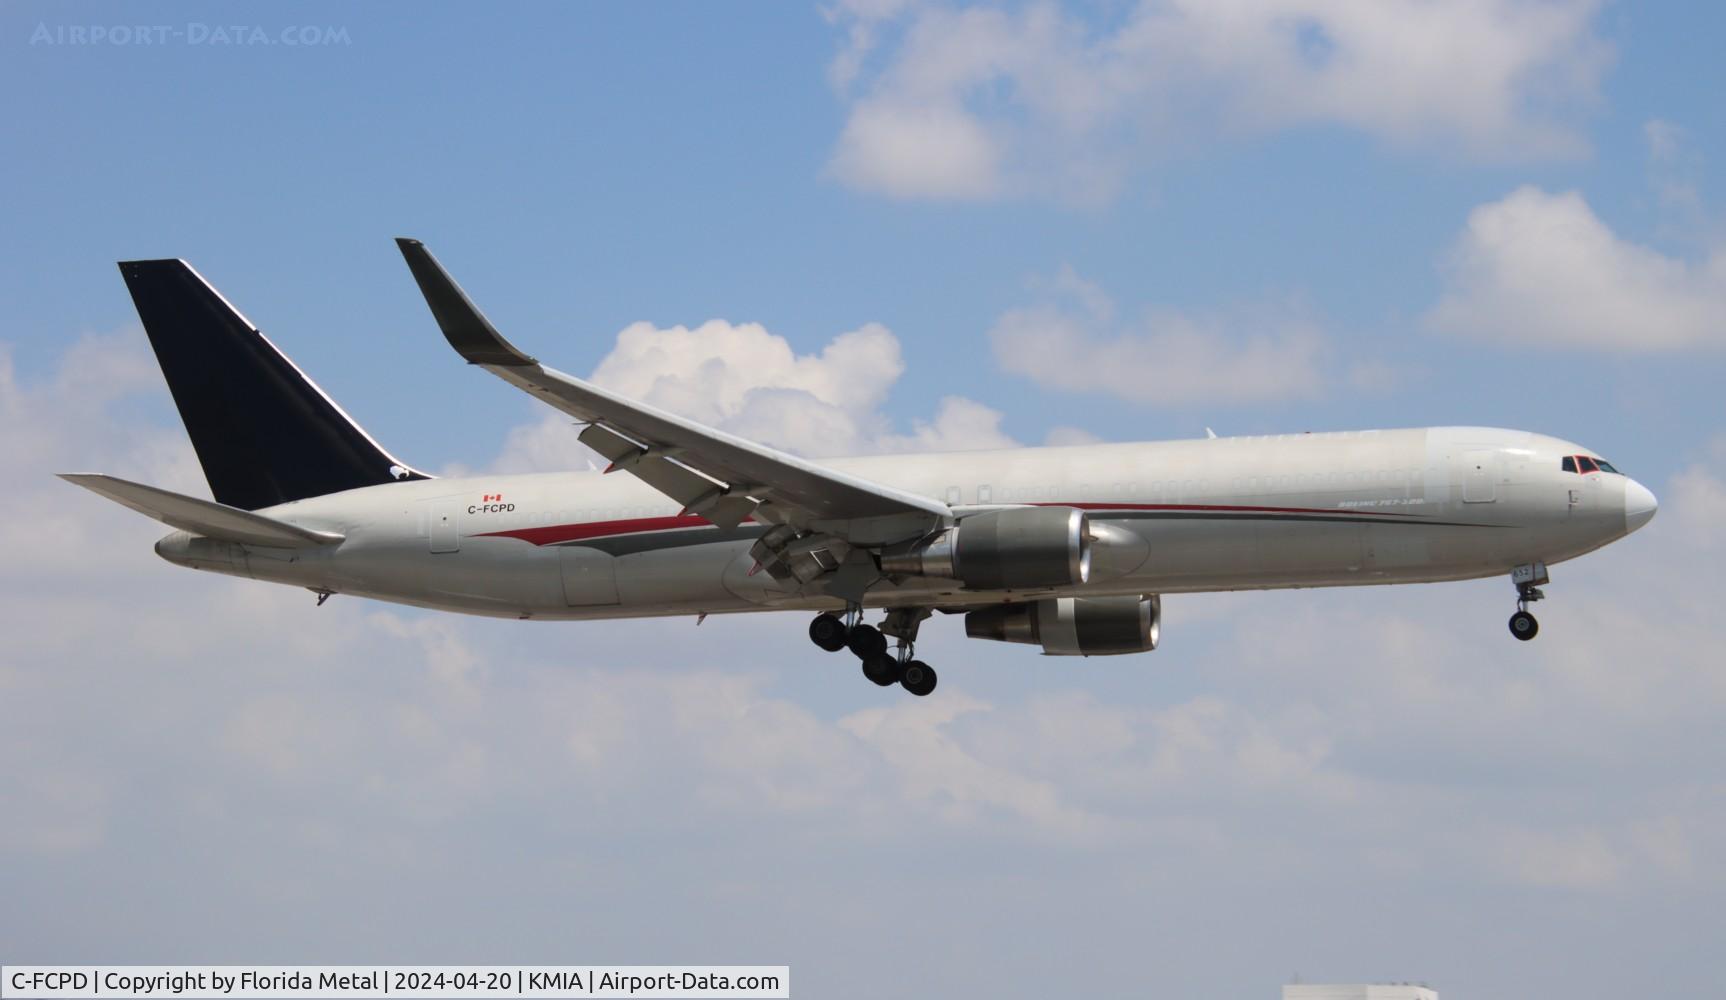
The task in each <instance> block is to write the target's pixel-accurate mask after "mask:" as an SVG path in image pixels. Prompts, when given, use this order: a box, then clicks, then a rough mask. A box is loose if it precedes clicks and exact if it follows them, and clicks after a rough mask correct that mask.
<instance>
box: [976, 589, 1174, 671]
mask: <svg viewBox="0 0 1726 1000" xmlns="http://www.w3.org/2000/svg"><path fill="white" fill-rule="evenodd" d="M1162 625H1163V599H1162V598H1161V597H1158V596H1157V595H1155V594H1153V595H1151V596H1150V597H1145V598H1139V597H1051V598H1047V599H1045V600H1041V601H1031V602H1029V603H1026V604H1001V605H997V606H995V607H992V608H984V609H983V610H981V611H972V612H970V613H969V614H967V615H966V616H965V634H966V635H967V636H969V637H970V638H972V639H993V640H995V641H997V642H1025V643H1031V644H1032V645H1038V644H1040V645H1041V646H1042V647H1043V652H1044V654H1045V655H1048V656H1113V655H1115V654H1117V653H1147V652H1150V651H1151V650H1153V649H1156V648H1157V639H1158V637H1159V636H1160V635H1161V633H1162Z"/></svg>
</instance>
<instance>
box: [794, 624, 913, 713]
mask: <svg viewBox="0 0 1726 1000" xmlns="http://www.w3.org/2000/svg"><path fill="white" fill-rule="evenodd" d="M927 617H929V609H928V608H892V609H890V610H889V611H888V612H887V618H886V619H885V620H884V621H883V622H882V623H881V627H880V628H876V627H874V626H873V625H865V624H864V623H863V609H862V608H861V607H859V606H856V605H853V606H851V607H849V608H846V609H845V614H844V616H843V617H841V616H839V615H836V614H832V613H831V612H824V613H822V614H819V615H816V616H815V619H814V620H813V621H811V622H810V623H809V641H811V642H813V643H815V645H817V646H819V647H821V648H822V649H824V650H826V651H827V652H829V653H837V652H838V651H840V650H841V649H850V650H851V652H852V653H853V654H854V655H855V656H856V657H857V658H858V659H859V660H861V661H863V676H864V677H867V678H869V680H870V681H872V682H874V683H875V684H879V685H880V686H882V687H889V686H891V685H893V684H899V685H901V686H903V687H904V688H905V690H907V691H909V692H911V693H912V694H914V695H917V696H919V697H922V696H924V695H927V694H929V693H930V692H932V691H934V690H935V670H934V668H933V667H931V666H929V665H928V664H927V663H924V662H923V661H922V660H917V659H913V658H912V651H913V649H914V643H915V642H916V639H917V626H918V625H920V624H921V623H922V621H923V619H925V618H927ZM889 636H891V637H893V638H894V639H895V640H897V643H896V645H895V646H894V648H893V649H892V651H889V650H888V642H887V639H888V637H889Z"/></svg>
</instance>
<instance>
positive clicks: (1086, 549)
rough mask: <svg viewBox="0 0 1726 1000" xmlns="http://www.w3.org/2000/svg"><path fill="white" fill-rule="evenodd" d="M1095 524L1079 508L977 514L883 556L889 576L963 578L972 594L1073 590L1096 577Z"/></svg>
mask: <svg viewBox="0 0 1726 1000" xmlns="http://www.w3.org/2000/svg"><path fill="white" fill-rule="evenodd" d="M1091 537H1092V532H1091V525H1090V522H1089V519H1087V518H1086V517H1085V512H1084V511H1082V510H1079V509H1077V508H1074V507H1015V508H1012V509H1009V510H992V511H986V512H984V513H981V514H972V515H971V516H970V517H967V518H964V519H962V520H961V521H959V523H958V524H955V525H953V526H952V527H951V528H943V529H942V530H940V531H938V532H936V533H934V534H932V535H929V536H927V537H925V538H921V539H918V540H917V541H915V542H911V543H909V544H907V545H903V546H900V547H898V548H896V549H888V550H887V551H886V552H884V553H882V555H881V570H882V572H884V573H887V574H889V575H901V576H933V577H941V578H944V579H950V580H958V581H960V582H961V583H963V584H964V585H965V586H966V587H969V588H970V589H972V590H1028V589H1033V588H1038V587H1070V586H1073V585H1075V584H1081V583H1084V582H1086V581H1087V580H1089V579H1090V577H1091Z"/></svg>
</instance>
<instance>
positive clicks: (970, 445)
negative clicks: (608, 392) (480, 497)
mask: <svg viewBox="0 0 1726 1000" xmlns="http://www.w3.org/2000/svg"><path fill="white" fill-rule="evenodd" d="M904 371H905V361H904V358H903V357H902V355H901V353H900V350H899V339H898V338H897V337H895V336H894V335H893V333H892V332H891V331H890V330H888V329H887V328H886V327H884V326H882V325H880V324H879V323H869V324H866V325H864V326H862V327H860V328H859V329H856V330H852V331H850V332H848V333H842V334H840V335H839V336H837V337H835V338H833V340H831V341H829V342H828V343H827V345H826V346H824V347H823V348H822V349H821V351H820V352H819V353H817V354H798V353H797V352H796V351H795V350H793V348H792V347H791V343H790V342H789V341H787V340H786V339H785V338H784V337H781V336H779V335H777V334H774V333H770V332H769V331H768V330H767V329H766V328H765V327H762V326H761V325H760V324H757V323H736V324H734V323H728V322H726V321H724V320H709V321H707V322H706V323H703V324H701V325H700V326H698V327H696V328H694V329H690V328H688V327H683V326H673V327H669V328H660V327H655V326H653V325H652V324H650V323H632V324H630V325H629V326H628V327H625V328H624V329H623V331H622V332H620V333H619V334H618V335H617V344H616V346H615V347H614V348H613V349H612V351H611V353H609V354H607V355H606V356H605V358H604V359H602V360H601V361H600V363H599V366H598V367H597V368H596V369H595V370H594V372H593V376H592V379H593V381H594V382H595V383H597V384H599V385H602V386H605V387H606V388H608V389H612V390H615V391H617V392H619V393H622V394H624V395H626V396H629V397H630V398H632V399H637V400H640V401H642V402H644V403H648V404H650V405H652V406H657V407H661V408H663V409H666V410H670V411H671V412H673V413H677V414H680V415H682V416H685V417H689V418H691V419H694V420H699V421H701V422H702V423H705V424H708V425H709V426H712V427H718V428H721V429H723V430H727V431H730V432H732V433H734V434H738V435H741V436H743V437H746V438H749V439H750V440H753V441H759V442H761V443H763V444H767V445H771V446H773V447H776V448H783V449H785V450H787V451H791V452H794V453H797V454H801V455H809V456H813V457H833V456H841V455H862V454H873V453H878V452H895V451H966V450H970V449H981V448H1007V447H1012V446H1013V445H1015V444H1016V443H1017V442H1015V441H1014V440H1013V439H1012V438H1011V437H1009V436H1008V435H1007V434H1006V433H1005V432H1003V431H1002V430H1001V420H1002V414H1001V413H1000V412H999V411H996V410H993V409H991V408H989V407H987V406H984V405H983V404H981V403H978V402H975V401H974V400H970V399H965V398H963V397H959V396H948V397H944V398H943V399H942V400H941V402H940V405H939V408H938V409H937V411H936V413H935V415H934V416H933V417H932V418H930V419H928V420H913V421H912V426H911V430H910V432H909V433H900V432H898V431H896V430H895V429H894V427H893V421H892V420H891V419H890V418H889V417H888V416H887V415H886V414H884V413H883V412H882V411H881V405H882V403H883V401H884V400H885V399H886V397H887V393H888V391H889V390H890V389H891V388H892V387H893V384H894V383H895V382H897V381H898V379H899V377H900V376H901V375H902V374H904ZM576 434H577V431H576V429H575V427H574V426H573V425H572V424H571V422H570V420H569V418H567V417H565V416H563V415H561V414H555V413H548V414H547V415H546V416H544V417H543V418H541V420H540V421H539V422H537V423H534V424H529V425H526V426H523V427H517V428H515V429H514V430H512V431H510V432H509V437H508V443H507V445H506V447H505V449H504V454H503V455H502V456H501V457H500V458H499V460H498V463H497V466H496V470H497V471H500V472H524V471H546V470H555V469H569V468H582V467H584V463H585V462H586V461H587V460H588V459H589V458H590V457H591V453H590V452H588V451H587V450H586V449H585V448H582V447H581V445H580V443H579V442H577V441H576Z"/></svg>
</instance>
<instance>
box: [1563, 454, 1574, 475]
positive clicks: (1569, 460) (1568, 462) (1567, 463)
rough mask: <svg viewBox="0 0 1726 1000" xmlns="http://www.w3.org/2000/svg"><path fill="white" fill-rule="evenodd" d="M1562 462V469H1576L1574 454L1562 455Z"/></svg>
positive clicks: (1566, 470) (1567, 470)
mask: <svg viewBox="0 0 1726 1000" xmlns="http://www.w3.org/2000/svg"><path fill="white" fill-rule="evenodd" d="M1563 464H1564V471H1565V472H1575V471H1576V458H1575V457H1574V456H1572V455H1566V456H1564V463H1563Z"/></svg>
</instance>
